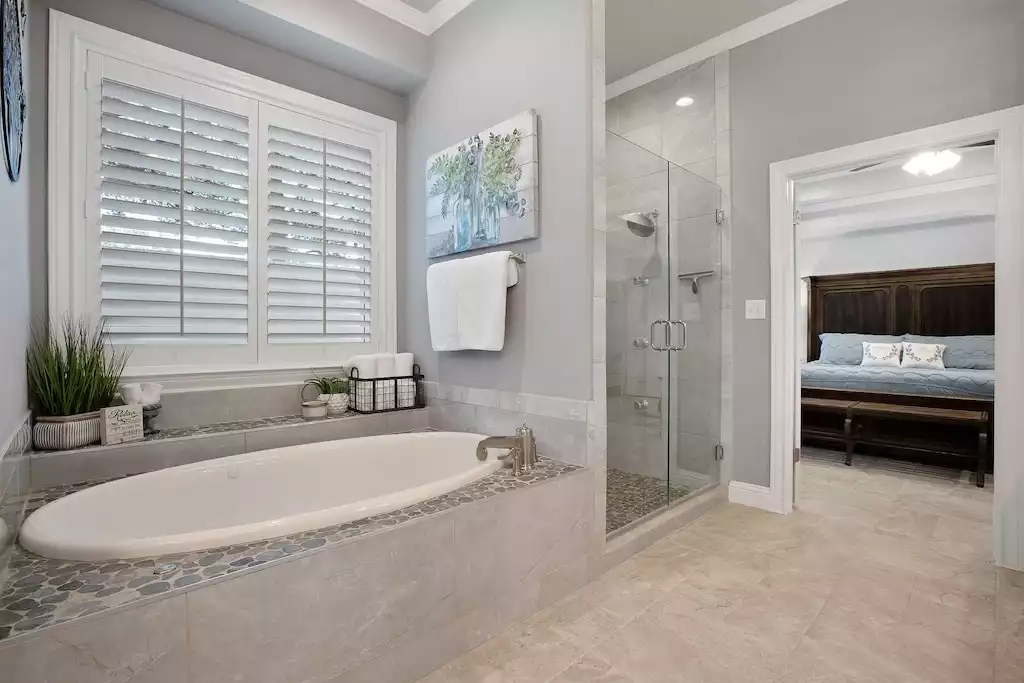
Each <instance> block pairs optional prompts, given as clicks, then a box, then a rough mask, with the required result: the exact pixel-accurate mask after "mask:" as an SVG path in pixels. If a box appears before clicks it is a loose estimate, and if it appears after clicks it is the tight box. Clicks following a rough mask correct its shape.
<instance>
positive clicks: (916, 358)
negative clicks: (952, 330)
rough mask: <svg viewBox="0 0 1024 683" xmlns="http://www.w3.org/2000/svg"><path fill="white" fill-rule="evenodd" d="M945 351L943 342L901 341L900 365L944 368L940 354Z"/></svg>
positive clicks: (935, 368)
mask: <svg viewBox="0 0 1024 683" xmlns="http://www.w3.org/2000/svg"><path fill="white" fill-rule="evenodd" d="M945 352H946V345H945V344H922V343H920V342H903V361H902V362H901V363H900V367H901V368H928V369H931V370H945V369H946V366H945V364H944V363H943V362H942V354H944V353H945Z"/></svg>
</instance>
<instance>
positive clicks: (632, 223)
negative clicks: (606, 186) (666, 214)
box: [619, 209, 661, 237]
mask: <svg viewBox="0 0 1024 683" xmlns="http://www.w3.org/2000/svg"><path fill="white" fill-rule="evenodd" d="M660 215H661V213H660V212H659V211H658V210H657V209H655V210H653V211H648V212H643V211H637V212H635V213H627V214H625V215H624V216H619V218H621V219H622V220H624V221H626V227H627V228H629V231H630V232H632V233H633V234H634V235H637V236H639V237H650V236H651V235H653V234H654V231H655V230H656V229H657V227H658V216H660Z"/></svg>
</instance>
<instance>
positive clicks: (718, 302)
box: [607, 53, 731, 483]
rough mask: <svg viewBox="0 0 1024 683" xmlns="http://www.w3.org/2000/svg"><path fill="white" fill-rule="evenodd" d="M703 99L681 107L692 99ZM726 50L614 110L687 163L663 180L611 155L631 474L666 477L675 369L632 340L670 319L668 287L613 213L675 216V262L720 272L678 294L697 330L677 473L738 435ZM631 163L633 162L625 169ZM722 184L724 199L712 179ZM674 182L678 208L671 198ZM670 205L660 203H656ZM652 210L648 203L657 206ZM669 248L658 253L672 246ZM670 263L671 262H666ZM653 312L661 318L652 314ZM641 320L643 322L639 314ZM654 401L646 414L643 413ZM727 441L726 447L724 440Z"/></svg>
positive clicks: (624, 131)
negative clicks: (726, 386)
mask: <svg viewBox="0 0 1024 683" xmlns="http://www.w3.org/2000/svg"><path fill="white" fill-rule="evenodd" d="M684 95H685V96H689V97H692V98H693V99H694V104H693V105H692V106H690V107H683V108H681V107H678V106H677V105H676V100H677V99H679V98H680V97H682V96H684ZM728 106H729V105H728V54H727V53H723V54H722V55H719V56H717V57H715V58H713V59H709V60H706V61H704V62H701V63H699V64H696V65H694V66H692V67H689V68H687V69H684V70H682V71H680V72H677V73H674V74H672V75H669V76H666V77H664V78H662V79H659V80H658V81H655V82H653V83H650V84H648V85H645V86H643V87H640V88H637V89H635V90H632V91H630V92H628V93H625V94H623V95H621V96H619V97H617V98H615V99H613V100H611V101H609V102H608V103H607V125H608V129H609V130H610V131H611V132H613V133H616V134H618V135H621V136H622V137H624V138H626V139H627V140H630V141H631V142H633V143H635V144H637V145H639V146H640V147H643V148H645V149H647V150H650V151H651V152H653V153H654V154H657V155H658V156H660V157H662V158H664V159H666V160H668V161H670V162H672V163H674V164H678V165H679V166H681V167H682V168H683V169H685V170H679V169H675V168H673V170H672V171H670V172H669V177H668V179H667V183H666V179H665V178H664V177H663V174H661V175H655V174H654V173H653V171H654V167H653V166H652V160H651V159H641V158H639V156H638V155H635V154H633V155H628V156H629V157H630V158H628V159H625V160H616V159H615V158H614V154H613V153H610V155H609V160H610V162H611V165H612V166H613V167H612V168H609V171H608V176H609V177H608V208H607V215H608V216H609V220H608V234H607V240H608V252H609V254H616V256H615V257H613V258H612V259H610V260H609V264H608V277H607V287H608V339H607V347H608V348H607V360H608V390H607V391H608V413H609V418H608V425H609V434H608V448H609V456H608V458H609V464H610V465H613V466H615V467H618V468H621V469H624V470H626V471H630V472H635V473H638V474H645V475H648V476H658V477H664V474H665V461H664V457H665V456H664V454H665V451H666V444H665V429H664V428H663V418H662V406H661V398H662V396H663V395H664V391H663V383H664V382H666V381H667V378H668V377H669V376H670V370H669V368H668V366H667V363H666V360H665V358H664V357H663V355H662V354H653V353H651V352H650V351H647V350H643V349H635V348H634V347H633V345H632V341H633V338H634V337H647V336H648V335H649V325H650V321H651V320H654V319H656V317H661V314H664V313H665V312H666V311H667V310H668V309H667V307H666V305H665V301H664V297H665V296H666V292H665V289H666V287H665V284H664V281H663V280H662V281H661V282H660V286H658V284H655V283H652V284H651V285H650V286H647V287H637V286H636V285H634V284H633V282H632V277H634V276H636V275H640V276H644V275H645V272H644V269H645V268H646V269H648V270H651V269H654V270H657V264H656V263H655V262H654V261H653V257H654V256H655V253H656V251H655V244H654V242H653V240H647V243H646V244H644V243H642V242H638V240H637V238H636V237H634V236H632V235H631V234H630V233H629V232H628V231H627V230H626V228H625V226H624V224H623V223H622V221H618V220H615V218H614V217H615V216H618V215H621V214H623V213H626V212H630V211H636V210H644V211H646V210H650V209H651V208H660V209H661V210H662V211H663V214H662V215H663V216H665V215H667V214H666V213H664V212H665V211H668V209H669V208H670V209H671V220H672V224H671V230H672V237H673V249H674V251H675V253H674V254H673V255H672V256H673V260H674V264H675V268H676V269H677V272H690V271H700V270H715V271H718V273H719V276H717V277H714V278H712V280H711V281H708V280H704V281H702V285H704V286H702V287H701V288H700V290H699V294H694V293H693V292H692V290H691V288H690V287H689V286H688V285H687V284H681V285H680V286H676V285H675V283H674V281H675V275H676V274H677V273H676V272H673V273H670V274H669V273H665V274H664V275H669V276H671V278H672V280H673V287H674V289H673V290H672V301H673V306H672V311H671V314H672V317H673V318H675V319H682V320H685V321H687V322H688V323H690V326H689V330H688V331H689V335H688V352H687V353H683V354H677V360H678V368H677V373H676V374H677V375H678V386H677V387H676V391H675V392H674V394H673V400H674V403H675V407H674V408H673V414H672V415H671V416H670V417H671V420H672V427H671V429H672V433H674V434H675V435H676V438H677V439H678V447H677V448H676V449H674V450H676V452H677V453H678V456H677V459H676V462H675V467H676V472H675V473H674V475H673V476H674V478H677V479H680V480H682V479H686V478H687V477H688V476H689V475H690V474H692V475H696V481H697V483H699V481H700V479H701V477H703V476H706V475H708V474H710V469H711V467H712V465H713V462H714V461H713V459H712V453H713V449H714V446H715V444H717V443H725V442H726V441H728V440H729V437H728V434H727V431H728V429H731V415H729V409H730V408H731V397H728V396H723V395H722V382H723V377H724V374H725V373H726V372H727V370H726V367H727V366H729V367H731V365H730V364H729V353H728V349H729V347H730V346H731V326H730V327H729V328H726V327H725V326H724V322H723V321H724V320H728V315H727V313H726V312H725V311H724V310H723V309H724V306H725V304H724V302H725V299H724V298H723V296H722V293H723V291H728V288H729V283H728V279H729V271H728V245H729V240H728V220H727V222H726V224H725V225H723V226H718V225H717V224H716V222H715V216H714V212H715V209H717V208H719V206H721V207H722V208H725V209H726V214H727V219H728V214H729V210H728V208H727V207H728V180H729V178H728V167H729V164H728V160H729V135H728V125H729V110H728ZM623 161H624V163H623ZM691 174H695V175H696V176H699V178H701V179H704V180H706V181H709V182H711V183H716V184H718V185H719V186H720V187H722V189H723V193H722V196H721V203H720V204H719V202H718V201H717V199H718V195H717V192H715V191H714V188H712V187H711V186H710V184H705V183H704V182H702V181H701V180H699V179H698V178H695V177H694V175H691ZM666 184H667V185H668V197H669V201H668V202H667V203H666V202H665V199H664V198H665V196H666V189H665V188H666ZM659 201H660V202H662V203H666V204H667V206H665V207H656V206H655V204H657V203H658V202H659ZM648 204H650V206H648ZM664 247H665V245H662V246H661V247H659V249H658V250H659V251H662V253H667V252H666V251H665V250H664ZM662 267H664V266H662ZM655 313H657V314H659V315H656V316H655V315H654V314H655ZM634 318H635V319H634ZM637 400H641V401H642V400H646V401H647V402H648V408H646V409H643V410H638V409H636V408H634V406H635V402H636V401H637ZM720 439H721V441H720Z"/></svg>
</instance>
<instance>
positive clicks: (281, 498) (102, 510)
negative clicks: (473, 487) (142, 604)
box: [20, 432, 501, 560]
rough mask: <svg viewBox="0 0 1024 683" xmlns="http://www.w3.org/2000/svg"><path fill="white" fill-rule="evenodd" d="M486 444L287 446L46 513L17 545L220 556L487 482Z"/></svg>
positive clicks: (376, 441) (88, 556)
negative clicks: (482, 454) (482, 457)
mask: <svg viewBox="0 0 1024 683" xmlns="http://www.w3.org/2000/svg"><path fill="white" fill-rule="evenodd" d="M482 438H484V437H483V436H482V435H479V434H459V433H453V432H427V433H418V434H394V435H389V436H371V437H364V438H359V439H344V440H340V441H329V442H326V443H315V444H307V445H303V446H290V447H287V448H277V449H274V450H269V451H261V452H257V453H246V454H242V455H233V456H230V457H226V458H218V459H216V460H209V461H206V462H200V463H194V464H191V465H182V466H180V467H170V468H168V469H164V470H159V471H156V472H150V473H147V474H140V475H137V476H134V477H129V478H127V479H120V480H118V481H112V482H108V483H106V484H100V485H98V486H94V487H92V488H88V489H85V490H82V491H79V492H78V493H73V494H71V495H69V496H65V497H64V498H61V499H59V500H56V501H54V502H52V503H50V504H48V505H44V506H43V507H42V508H40V509H39V510H37V511H36V512H35V513H33V514H32V515H30V516H29V518H28V519H26V520H25V524H24V525H23V526H22V529H21V538H20V542H21V544H22V545H23V546H24V547H25V548H27V549H28V550H30V551H32V552H34V553H36V554H39V555H42V556H44V557H52V558H56V559H62V560H114V559H131V558H138V557H150V556H153V555H164V554H168V553H179V552H188V551H193V550H206V549H209V548H219V547H222V546H226V545H232V544H236V543H247V542H251V541H257V540H263V539H268V538H275V537H277V536H286V535H288V534H293V533H298V532H300V531H309V530H312V529H320V528H323V527H329V526H334V525H336V524H342V523H344V522H351V521H353V520H357V519H362V518H364V517H369V516H371V515H376V514H381V513H384V512H389V511H391V510H397V509H398V508H403V507H406V506H409V505H413V504H415V503H418V502H421V501H424V500H427V499H428V498H432V497H434V496H439V495H441V494H443V493H448V492H450V491H454V490H455V489H457V488H459V487H460V486H465V485H466V484H469V483H472V482H474V481H476V480H478V479H482V478H483V477H486V476H487V475H488V474H490V473H492V472H494V471H496V470H497V469H498V468H499V467H500V464H501V463H500V462H499V461H498V460H497V457H496V454H494V453H492V454H491V455H490V457H488V459H487V460H486V461H485V462H480V461H478V460H477V458H476V445H477V443H478V442H479V441H480V439H482Z"/></svg>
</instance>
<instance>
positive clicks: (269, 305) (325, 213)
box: [261, 109, 374, 344]
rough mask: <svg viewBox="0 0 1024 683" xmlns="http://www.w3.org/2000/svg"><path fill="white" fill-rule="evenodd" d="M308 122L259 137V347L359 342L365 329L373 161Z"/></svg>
mask: <svg viewBox="0 0 1024 683" xmlns="http://www.w3.org/2000/svg"><path fill="white" fill-rule="evenodd" d="M261 111H262V109H261ZM261 116H262V114H261ZM303 118H305V117H299V116H298V115H291V116H290V118H289V121H293V122H294V121H301V120H302V119H303ZM315 124H316V125H314V124H313V123H311V125H310V127H309V128H307V129H306V130H298V128H299V126H295V127H294V128H293V127H290V126H284V125H275V124H274V123H271V124H269V125H268V126H267V127H266V128H265V129H264V131H265V132H266V135H267V138H266V140H265V147H266V167H267V168H266V171H267V172H266V201H267V205H266V215H265V217H264V220H265V225H266V233H265V234H266V238H265V254H266V264H265V265H266V271H265V278H266V281H265V286H266V291H267V298H266V319H267V326H266V335H267V336H266V339H267V342H268V343H269V344H324V343H349V344H365V343H369V342H371V338H372V325H373V290H372V287H373V280H372V277H373V248H372V226H373V178H374V174H373V164H374V158H373V153H372V150H371V149H370V148H369V147H370V146H369V145H362V144H359V138H358V136H345V135H343V133H344V130H345V129H342V128H340V127H335V128H337V130H338V135H337V137H336V138H332V136H330V135H320V134H312V133H311V132H310V128H311V129H313V130H316V129H322V128H323V127H324V123H323V122H315ZM338 138H347V139H345V140H344V141H341V140H339V139H338Z"/></svg>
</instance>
